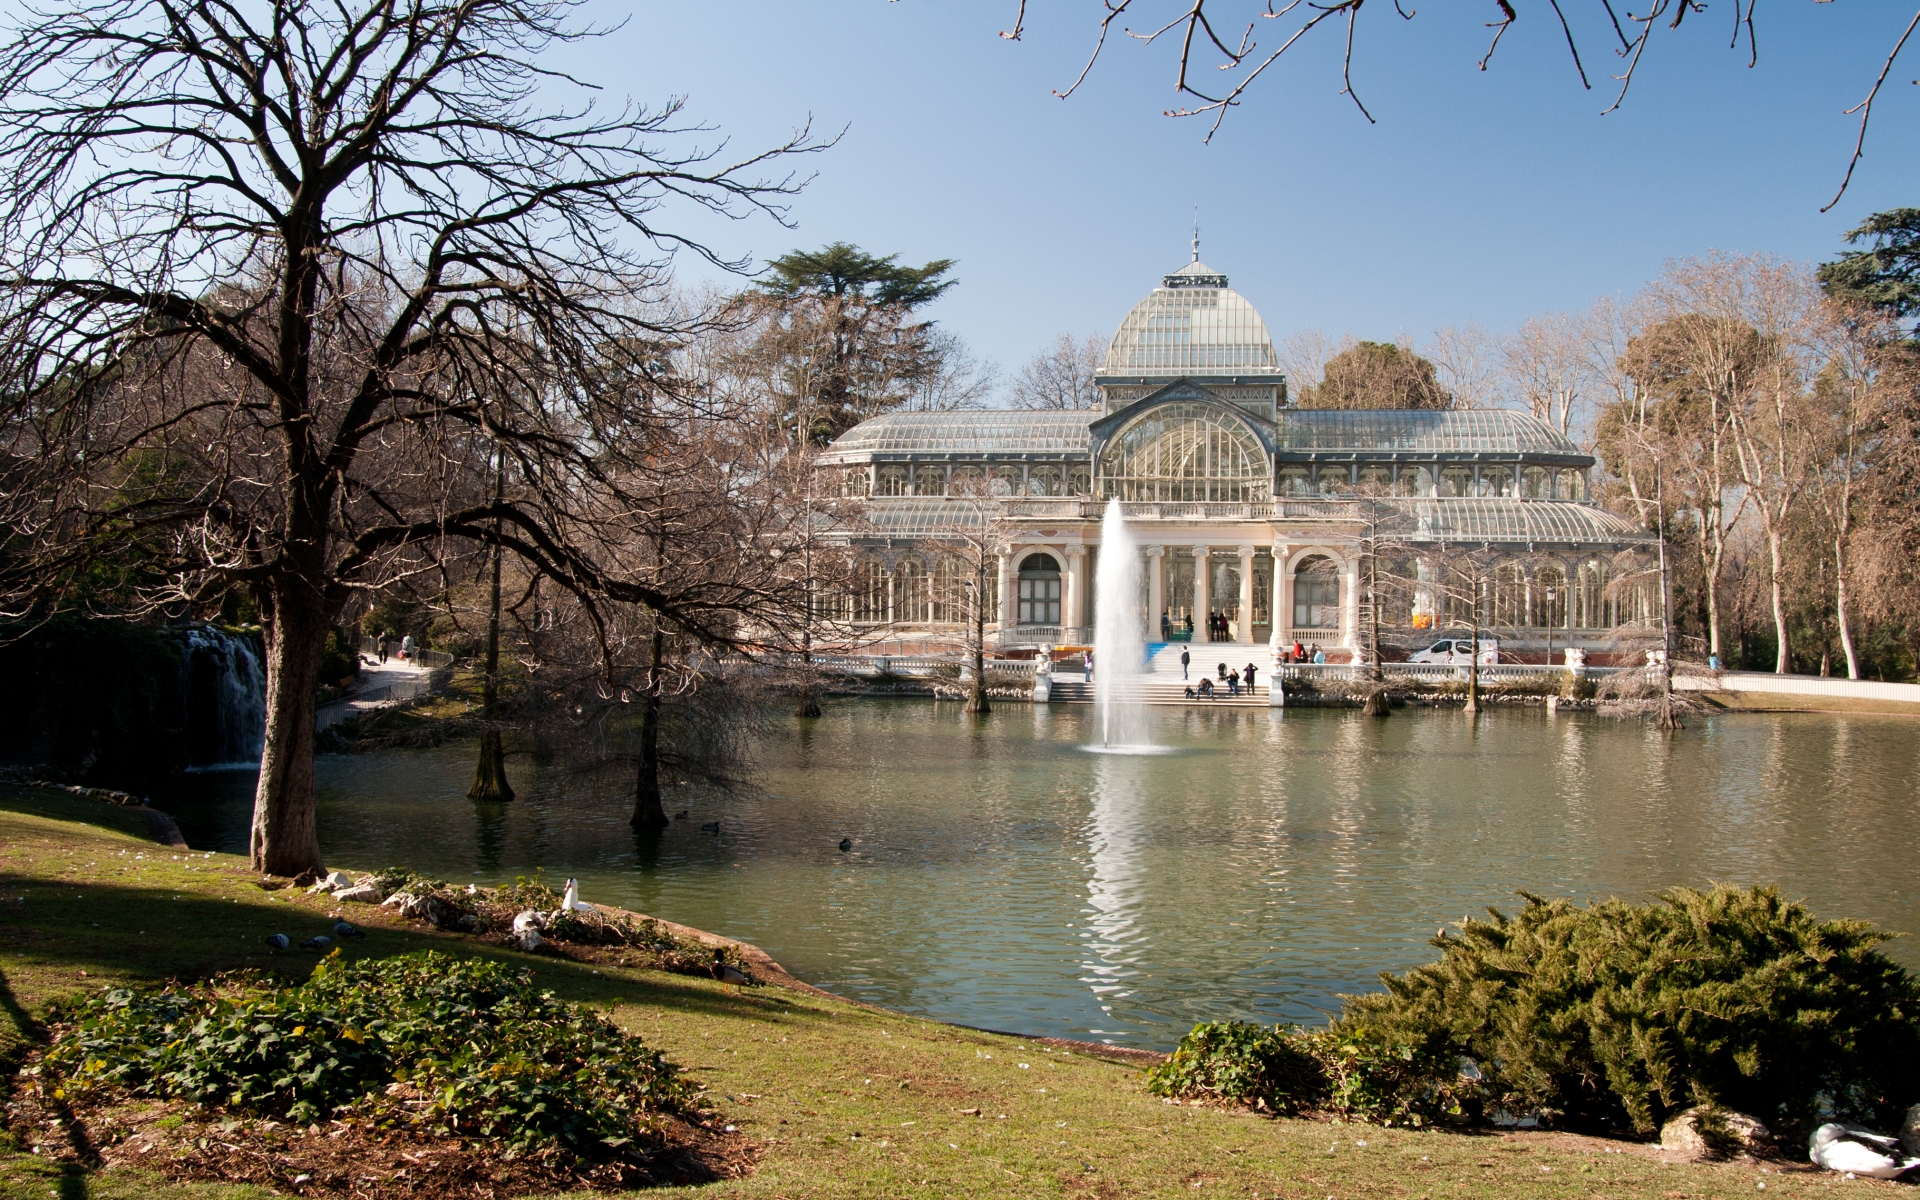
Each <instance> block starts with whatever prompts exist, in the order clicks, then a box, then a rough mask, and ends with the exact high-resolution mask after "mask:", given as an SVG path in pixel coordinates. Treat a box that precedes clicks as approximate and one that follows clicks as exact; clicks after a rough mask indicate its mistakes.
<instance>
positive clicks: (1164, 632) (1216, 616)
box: [1160, 609, 1233, 642]
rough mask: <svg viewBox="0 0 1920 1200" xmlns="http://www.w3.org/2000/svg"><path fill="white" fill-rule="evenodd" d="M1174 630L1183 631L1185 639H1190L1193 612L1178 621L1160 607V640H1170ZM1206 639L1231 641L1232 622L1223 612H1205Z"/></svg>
mask: <svg viewBox="0 0 1920 1200" xmlns="http://www.w3.org/2000/svg"><path fill="white" fill-rule="evenodd" d="M1176 631H1178V632H1182V633H1185V634H1186V635H1187V640H1188V641H1192V640H1193V614H1192V613H1188V614H1187V615H1186V616H1184V617H1182V618H1180V619H1179V620H1178V621H1175V620H1174V619H1173V617H1172V615H1171V614H1169V613H1168V612H1167V611H1166V610H1165V609H1162V610H1161V611H1160V640H1161V641H1163V642H1170V641H1172V640H1173V635H1174V633H1175V632H1176ZM1207 640H1208V641H1210V642H1231V641H1232V640H1233V622H1232V621H1230V620H1228V619H1227V615H1226V614H1225V613H1208V614H1207Z"/></svg>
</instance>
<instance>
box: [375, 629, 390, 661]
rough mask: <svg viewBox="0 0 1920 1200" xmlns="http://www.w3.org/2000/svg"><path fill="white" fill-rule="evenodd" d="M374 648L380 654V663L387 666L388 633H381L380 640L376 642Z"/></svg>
mask: <svg viewBox="0 0 1920 1200" xmlns="http://www.w3.org/2000/svg"><path fill="white" fill-rule="evenodd" d="M373 648H374V650H375V651H376V652H377V653H378V654H379V655H380V664H381V665H382V666H385V665H386V662H387V635H386V634H384V633H383V634H381V635H380V637H379V640H377V641H375V642H374V644H373Z"/></svg>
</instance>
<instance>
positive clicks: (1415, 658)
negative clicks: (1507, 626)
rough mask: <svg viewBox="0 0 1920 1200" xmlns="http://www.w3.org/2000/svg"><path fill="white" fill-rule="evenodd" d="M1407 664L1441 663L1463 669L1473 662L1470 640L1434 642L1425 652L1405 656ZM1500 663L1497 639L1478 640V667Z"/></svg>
mask: <svg viewBox="0 0 1920 1200" xmlns="http://www.w3.org/2000/svg"><path fill="white" fill-rule="evenodd" d="M1407 661H1408V662H1417V663H1441V664H1443V665H1446V666H1452V667H1464V666H1466V665H1468V664H1469V663H1471V662H1472V661H1473V639H1472V638H1446V639H1444V640H1442V641H1438V642H1435V643H1434V644H1433V645H1431V646H1428V647H1427V648H1426V649H1425V650H1415V651H1414V652H1413V653H1412V654H1409V655H1407ZM1499 663H1500V641H1499V639H1498V638H1481V639H1480V665H1481V666H1483V667H1492V666H1498V665H1499Z"/></svg>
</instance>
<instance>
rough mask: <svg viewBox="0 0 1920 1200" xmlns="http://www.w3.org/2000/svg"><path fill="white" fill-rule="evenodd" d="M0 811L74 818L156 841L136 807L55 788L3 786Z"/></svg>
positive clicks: (73, 820) (54, 818)
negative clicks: (123, 805) (57, 790)
mask: <svg viewBox="0 0 1920 1200" xmlns="http://www.w3.org/2000/svg"><path fill="white" fill-rule="evenodd" d="M0 811H4V812H17V813H25V814H27V815H28V816H34V817H46V818H47V819H48V820H52V821H72V822H74V823H76V824H80V825H90V826H93V827H94V828H97V829H106V830H110V831H112V832H114V833H124V834H127V835H128V836H130V837H137V838H139V839H140V840H141V841H143V842H146V841H152V840H153V839H152V837H151V836H150V831H149V828H148V825H147V819H146V818H145V817H143V816H141V815H140V810H139V809H136V808H125V807H122V806H121V805H118V804H113V803H110V802H108V801H106V800H96V799H94V798H93V797H92V796H75V795H73V794H72V793H71V792H56V791H54V790H52V789H51V788H36V787H21V786H19V785H17V784H8V785H4V786H0Z"/></svg>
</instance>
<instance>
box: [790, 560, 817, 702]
mask: <svg viewBox="0 0 1920 1200" xmlns="http://www.w3.org/2000/svg"><path fill="white" fill-rule="evenodd" d="M809 578H811V577H809ZM793 715H794V716H796V717H817V716H819V715H820V700H819V697H818V696H817V695H816V694H815V693H814V688H813V586H812V584H811V583H809V584H808V586H807V615H806V618H805V620H804V621H803V623H802V624H801V626H800V703H799V704H797V705H795V706H794V710H793Z"/></svg>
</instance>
